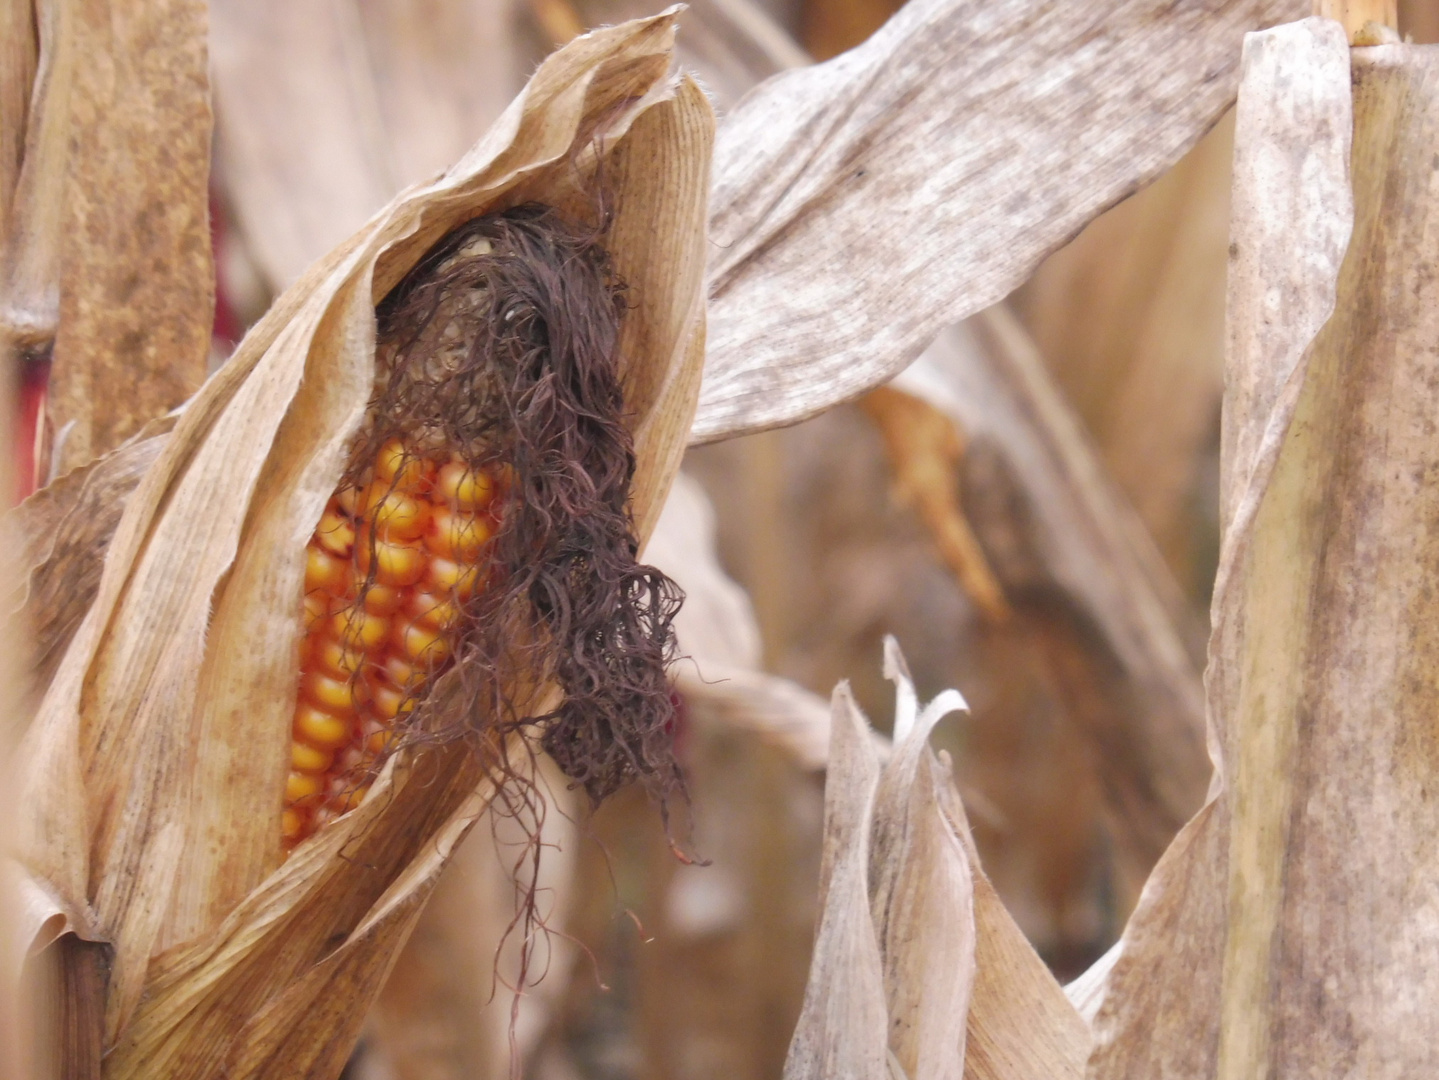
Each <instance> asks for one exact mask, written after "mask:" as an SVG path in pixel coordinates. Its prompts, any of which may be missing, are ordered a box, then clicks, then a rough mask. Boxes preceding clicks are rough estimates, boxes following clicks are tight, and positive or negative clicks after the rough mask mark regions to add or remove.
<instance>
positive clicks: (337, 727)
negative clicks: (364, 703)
mask: <svg viewBox="0 0 1439 1080" xmlns="http://www.w3.org/2000/svg"><path fill="white" fill-rule="evenodd" d="M354 731H355V721H354V718H353V717H349V716H333V715H331V714H330V713H327V712H325V711H324V710H323V709H319V708H316V707H315V706H314V705H312V704H311V703H310V702H308V701H301V702H300V703H299V705H298V706H297V707H296V709H295V724H294V734H295V738H296V739H297V740H298V741H300V742H305V743H309V744H310V745H311V746H316V747H319V748H320V749H322V750H336V749H338V748H339V747H341V746H344V745H345V744H346V743H347V742H349V741H350V739H351V738H352V737H353V735H354Z"/></svg>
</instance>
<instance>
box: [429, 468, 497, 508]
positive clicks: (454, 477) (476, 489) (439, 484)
mask: <svg viewBox="0 0 1439 1080" xmlns="http://www.w3.org/2000/svg"><path fill="white" fill-rule="evenodd" d="M435 491H436V492H437V493H438V494H439V495H440V497H441V498H443V499H445V500H446V501H447V502H449V504H450V505H451V506H453V507H455V508H456V509H458V510H469V511H474V510H483V509H484V508H485V507H486V506H488V505H490V500H491V499H493V498H494V495H495V482H494V481H493V480H492V479H490V476H489V474H488V473H484V472H471V471H470V470H469V469H468V468H466V466H465V464H464V462H461V461H450V462H446V463H445V464H444V465H441V466H440V471H439V472H438V473H437V474H436V476H435Z"/></svg>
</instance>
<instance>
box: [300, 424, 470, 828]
mask: <svg viewBox="0 0 1439 1080" xmlns="http://www.w3.org/2000/svg"><path fill="white" fill-rule="evenodd" d="M368 479H369V483H368V484H366V485H364V486H363V487H356V486H348V485H347V486H345V487H342V488H341V489H340V491H339V492H337V493H336V495H335V497H334V498H333V499H331V501H330V504H329V505H328V506H327V507H326V508H325V513H324V515H323V516H322V517H321V519H320V523H319V525H318V526H316V529H315V533H314V535H313V537H311V539H310V543H309V545H308V546H307V548H306V553H305V555H306V564H305V601H304V606H305V620H306V636H305V639H304V643H303V645H302V648H301V674H300V680H299V692H298V694H297V696H296V705H295V721H294V729H293V741H292V744H291V752H290V766H291V771H290V775H289V777H288V779H287V781H286V785H285V809H284V814H283V817H282V832H283V837H284V841H285V843H286V844H287V845H290V846H293V845H294V844H297V843H299V841H301V840H303V839H304V838H305V837H306V836H308V835H310V833H311V832H313V831H314V829H315V828H316V827H317V826H319V825H321V824H323V823H324V822H325V821H326V820H328V819H329V818H331V817H333V816H335V815H337V814H340V813H344V812H345V811H346V810H348V809H350V808H352V807H354V806H358V805H359V804H360V803H361V802H362V801H363V800H364V798H365V794H366V792H367V790H368V789H367V780H368V778H369V777H370V775H371V774H372V773H373V771H374V769H375V768H376V766H377V765H378V763H379V761H380V760H381V759H382V758H383V756H384V754H385V753H386V751H387V750H389V749H390V748H391V746H392V745H393V744H394V742H395V741H396V728H395V723H396V719H397V718H398V717H400V716H402V714H404V713H405V712H408V711H409V710H411V709H412V708H413V706H414V702H415V701H416V700H417V698H418V697H419V695H420V694H421V693H422V692H423V690H424V688H425V686H426V684H427V683H428V682H429V681H430V679H431V678H432V677H433V676H434V675H436V674H438V673H439V672H440V671H441V670H442V669H443V668H444V667H445V665H446V664H447V663H448V662H449V661H450V658H451V657H450V653H451V643H450V641H449V639H448V636H447V635H448V634H449V633H450V632H452V631H453V630H454V629H455V626H456V623H457V621H458V619H459V614H460V605H461V604H463V603H464V602H465V601H466V600H468V599H470V597H471V596H472V595H473V594H474V591H475V587H476V582H477V581H478V578H479V575H480V563H481V558H482V556H483V553H484V549H485V546H486V544H487V542H488V540H489V538H490V537H491V535H492V534H493V532H494V529H495V524H496V523H495V521H494V520H493V519H492V518H491V517H490V516H489V514H488V511H489V510H490V508H491V506H492V504H493V496H494V487H495V484H494V481H493V479H492V478H491V477H490V476H489V475H488V474H486V473H484V472H477V471H472V470H470V469H469V468H468V467H467V466H466V465H465V464H464V463H463V462H462V461H460V460H459V459H458V458H452V459H451V460H448V461H444V462H437V461H435V460H434V459H432V458H427V457H424V456H421V455H419V454H417V453H415V452H414V451H412V450H411V449H409V448H408V447H406V446H405V445H404V444H403V443H402V442H401V441H400V440H398V439H391V440H390V441H388V442H387V443H385V445H384V446H382V447H381V449H380V453H379V455H378V456H377V458H376V460H375V461H374V463H373V466H372V468H371V470H370V472H369V477H368Z"/></svg>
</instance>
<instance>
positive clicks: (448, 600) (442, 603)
mask: <svg viewBox="0 0 1439 1080" xmlns="http://www.w3.org/2000/svg"><path fill="white" fill-rule="evenodd" d="M405 610H406V611H408V612H409V613H410V615H411V617H412V618H414V619H415V620H416V621H418V622H422V623H424V624H425V625H426V626H433V627H436V628H437V629H440V630H448V629H449V628H450V627H452V626H454V625H455V623H456V622H457V621H459V618H460V609H459V605H457V604H456V603H455V600H454V597H453V596H451V595H450V594H449V593H438V594H437V593H431V592H424V591H423V590H417V591H415V592H413V593H411V594H410V601H409V603H407V604H406V605H405Z"/></svg>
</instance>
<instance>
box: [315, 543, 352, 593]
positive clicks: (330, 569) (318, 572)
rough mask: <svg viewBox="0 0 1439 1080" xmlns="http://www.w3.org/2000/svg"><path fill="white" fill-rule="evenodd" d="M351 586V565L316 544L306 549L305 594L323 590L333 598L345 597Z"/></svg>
mask: <svg viewBox="0 0 1439 1080" xmlns="http://www.w3.org/2000/svg"><path fill="white" fill-rule="evenodd" d="M349 585H350V564H349V561H348V560H347V559H342V558H340V557H338V556H336V555H334V554H331V553H330V552H329V551H326V550H325V549H324V548H323V547H321V546H320V545H319V544H316V543H313V542H312V543H310V544H308V545H306V547H305V592H307V593H310V592H313V591H314V590H316V589H323V590H324V591H325V592H327V593H329V594H330V595H331V596H344V595H345V590H346V589H348V588H349Z"/></svg>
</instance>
